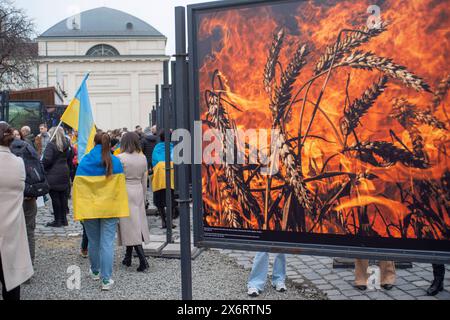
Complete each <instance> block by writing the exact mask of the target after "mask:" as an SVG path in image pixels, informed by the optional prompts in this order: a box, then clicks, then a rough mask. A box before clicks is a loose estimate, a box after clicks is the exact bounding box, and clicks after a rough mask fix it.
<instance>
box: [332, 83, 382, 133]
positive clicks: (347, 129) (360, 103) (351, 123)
mask: <svg viewBox="0 0 450 320" xmlns="http://www.w3.org/2000/svg"><path fill="white" fill-rule="evenodd" d="M387 82H388V77H387V76H383V77H381V78H380V79H379V80H378V82H375V83H374V84H373V85H372V86H371V87H370V88H368V89H367V90H366V91H365V92H364V94H363V95H362V97H361V98H359V99H356V100H355V101H354V102H353V103H352V104H351V105H350V106H348V107H347V108H346V110H345V111H344V118H343V119H342V121H341V131H342V134H343V135H344V136H349V135H350V133H351V132H352V131H353V130H355V129H356V127H357V126H358V124H359V121H360V119H361V118H362V117H363V116H364V115H365V114H366V113H367V112H368V111H369V109H370V108H371V107H372V106H373V104H374V103H375V101H376V100H377V99H378V97H379V96H380V95H381V94H382V93H383V92H384V90H385V89H386V87H387V86H386V84H387Z"/></svg>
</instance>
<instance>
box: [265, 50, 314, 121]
mask: <svg viewBox="0 0 450 320" xmlns="http://www.w3.org/2000/svg"><path fill="white" fill-rule="evenodd" d="M308 53H309V52H308V50H307V48H306V45H299V47H298V49H297V50H296V52H295V55H294V57H293V58H292V61H291V62H290V63H289V65H288V67H287V68H286V71H285V72H283V74H282V75H281V80H280V85H279V86H275V94H274V98H273V100H272V101H271V105H270V109H271V111H272V115H273V118H274V119H275V121H274V122H275V123H276V124H279V122H280V119H281V118H283V116H284V113H285V111H286V108H287V107H288V106H289V103H290V101H291V98H292V90H293V88H294V83H295V80H297V77H298V76H299V75H300V71H301V70H302V68H303V67H304V66H305V65H306V56H307V55H308Z"/></svg>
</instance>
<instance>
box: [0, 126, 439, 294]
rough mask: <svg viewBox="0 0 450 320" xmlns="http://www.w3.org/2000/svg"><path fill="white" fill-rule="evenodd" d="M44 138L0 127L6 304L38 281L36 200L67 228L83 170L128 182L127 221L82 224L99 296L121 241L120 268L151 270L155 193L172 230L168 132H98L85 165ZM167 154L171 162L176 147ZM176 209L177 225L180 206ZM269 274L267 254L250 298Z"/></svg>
mask: <svg viewBox="0 0 450 320" xmlns="http://www.w3.org/2000/svg"><path fill="white" fill-rule="evenodd" d="M39 131H40V133H39V135H37V136H36V137H35V136H34V135H33V134H32V132H31V129H30V128H29V127H27V126H25V127H23V128H21V129H20V130H18V129H14V128H12V127H10V126H9V125H8V124H7V123H6V122H0V164H1V165H0V177H1V179H0V203H1V204H2V206H1V207H0V280H1V283H2V295H3V299H5V300H17V299H20V286H21V285H22V284H23V283H25V282H27V281H29V280H30V279H31V277H32V276H33V273H34V271H33V265H34V259H35V239H34V233H35V227H36V215H37V198H38V197H44V198H46V197H47V195H49V197H50V199H51V202H52V208H53V215H54V221H53V222H51V223H49V224H47V227H52V228H62V227H64V226H68V223H69V222H68V214H69V198H70V197H71V189H72V188H73V182H74V179H75V177H76V176H77V175H81V176H83V173H84V171H86V172H87V171H90V172H91V173H92V172H94V174H95V172H97V174H99V175H105V176H106V177H113V176H114V175H118V174H122V175H124V176H125V179H126V193H127V196H128V201H127V203H128V208H127V209H128V210H127V211H129V216H126V217H123V216H121V215H119V214H117V215H114V214H112V215H106V216H105V215H104V214H100V213H97V212H91V213H90V214H89V216H88V217H85V218H84V219H83V220H82V221H81V223H82V225H83V238H82V242H81V255H82V256H83V257H84V258H89V261H90V275H91V277H92V279H94V280H100V281H101V289H102V290H105V291H107V290H111V288H112V287H113V285H114V280H113V279H112V273H113V264H114V252H115V245H114V243H115V239H116V238H117V240H118V245H119V246H121V247H124V258H123V261H122V264H123V265H124V266H125V267H130V266H131V265H132V257H133V250H134V251H135V252H136V254H137V257H138V259H139V267H138V268H137V271H138V272H145V271H146V270H148V269H149V264H148V261H147V259H146V257H145V254H144V249H143V246H142V244H143V243H149V241H150V233H149V225H148V219H147V216H146V209H147V207H148V203H149V202H148V199H147V196H148V194H149V192H148V190H149V188H151V190H152V193H153V202H154V204H155V206H156V207H157V210H158V214H159V216H160V218H161V228H167V221H166V207H167V203H166V169H165V150H166V149H165V148H166V145H165V143H164V142H165V139H166V135H168V134H170V133H165V132H164V131H161V132H159V133H157V130H156V127H152V128H150V127H149V128H146V129H145V130H143V129H142V128H141V127H140V126H136V128H135V130H134V131H128V129H127V128H122V129H116V130H110V131H106V132H104V131H102V130H97V134H96V135H95V138H94V144H95V146H94V147H93V149H92V150H91V151H90V152H89V153H88V154H87V155H85V156H84V157H82V159H80V158H81V157H79V155H78V152H77V150H78V147H77V132H75V131H73V130H72V131H69V130H67V129H64V128H62V127H54V128H51V129H50V130H48V128H47V125H46V124H42V125H40V127H39ZM167 138H169V140H170V137H167ZM170 155H171V160H173V145H172V144H170ZM149 177H151V179H149ZM170 183H171V185H170V190H171V191H172V200H173V201H174V189H175V187H174V170H171V177H170ZM80 192H88V191H80ZM114 197H115V195H114V192H110V193H109V194H106V195H104V197H102V199H103V200H104V201H109V200H110V201H111V203H113V202H114ZM108 199H109V200H108ZM172 208H173V209H174V211H173V212H172V214H173V216H174V218H176V217H177V211H176V209H175V208H176V206H175V202H173V203H172ZM173 227H175V226H173ZM368 264H369V261H368V260H356V263H355V287H356V288H357V289H359V290H367V280H368V274H367V267H368ZM268 269H269V254H268V253H258V254H257V255H256V257H255V259H254V263H253V268H252V271H251V273H250V277H249V280H248V295H249V296H251V297H257V296H259V295H260V294H261V293H262V291H263V290H264V287H265V283H266V280H267V274H268ZM380 270H381V286H382V287H383V289H385V290H391V289H392V288H393V287H394V285H395V264H394V262H392V261H381V262H380ZM433 271H434V280H433V283H432V284H431V286H430V288H429V289H428V292H427V293H428V294H429V295H436V294H437V293H439V292H440V291H442V290H443V281H444V274H445V266H443V265H433ZM285 281H286V257H285V255H284V254H278V255H277V256H276V257H275V260H274V268H273V275H272V285H273V287H274V288H275V289H276V291H278V292H284V291H286V290H287V287H286V284H285Z"/></svg>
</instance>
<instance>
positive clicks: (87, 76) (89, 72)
mask: <svg viewBox="0 0 450 320" xmlns="http://www.w3.org/2000/svg"><path fill="white" fill-rule="evenodd" d="M90 74H91V71H88V72H87V73H86V75H85V76H84V78H83V81H81V83H83V82H85V81H87V79H88V78H89V76H90ZM80 89H81V85H80V88H79V89H78V91H77V93H76V94H75V97H76V96H77V94H78V92H79V91H80ZM62 123H63V121H62V120H60V121H59V123H58V126H57V127H56V130H55V132H53V134H52V136H51V137H50V141H49V142H51V141H52V140H53V138H54V137H55V135H56V133H57V132H58V130H59V128H61V125H62ZM47 145H48V144H47ZM47 145H46V146H45V148H44V150H42V154H41V161H42V160H43V159H44V153H45V150H46V149H47Z"/></svg>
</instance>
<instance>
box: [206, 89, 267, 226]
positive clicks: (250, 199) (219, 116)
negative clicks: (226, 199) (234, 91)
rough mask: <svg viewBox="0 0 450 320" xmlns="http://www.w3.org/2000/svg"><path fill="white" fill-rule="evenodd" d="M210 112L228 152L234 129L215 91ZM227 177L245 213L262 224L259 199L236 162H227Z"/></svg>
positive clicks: (211, 96) (209, 98)
mask: <svg viewBox="0 0 450 320" xmlns="http://www.w3.org/2000/svg"><path fill="white" fill-rule="evenodd" d="M207 102H208V113H209V116H210V117H211V118H212V122H213V123H214V124H215V126H216V129H218V130H219V131H220V133H221V135H222V139H223V141H222V143H223V150H224V154H226V153H227V145H228V141H226V140H227V130H230V129H232V126H231V122H230V119H229V115H228V113H227V111H226V110H225V108H224V107H223V106H222V104H221V103H220V98H219V96H218V95H216V94H215V93H213V92H211V93H210V94H209V97H208V100H207ZM224 170H225V178H226V181H227V184H228V185H229V186H230V187H231V189H232V191H233V194H234V195H235V196H236V197H237V200H238V201H239V203H241V205H242V208H243V209H244V210H243V211H244V214H245V215H246V217H247V218H248V219H251V215H252V214H253V216H255V217H256V219H257V221H258V223H259V226H261V225H262V218H261V209H260V207H259V204H258V201H256V199H255V197H254V196H253V195H252V193H251V191H250V188H249V186H248V185H247V184H246V183H245V180H244V175H243V174H242V171H241V170H240V169H239V166H237V165H236V164H225V165H224Z"/></svg>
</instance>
